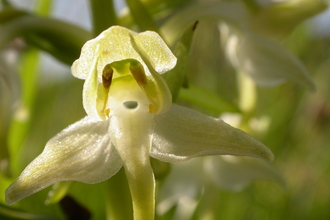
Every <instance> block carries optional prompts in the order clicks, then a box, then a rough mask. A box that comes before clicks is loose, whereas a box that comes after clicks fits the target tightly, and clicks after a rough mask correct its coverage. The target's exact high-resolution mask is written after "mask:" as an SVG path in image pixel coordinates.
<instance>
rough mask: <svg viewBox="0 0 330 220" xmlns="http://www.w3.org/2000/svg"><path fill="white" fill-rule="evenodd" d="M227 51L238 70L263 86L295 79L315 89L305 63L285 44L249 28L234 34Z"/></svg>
mask: <svg viewBox="0 0 330 220" xmlns="http://www.w3.org/2000/svg"><path fill="white" fill-rule="evenodd" d="M227 54H228V57H229V59H230V61H231V62H232V64H233V65H234V66H235V67H236V68H238V70H239V71H241V72H243V73H246V74H248V75H249V76H250V77H252V79H253V80H254V81H255V82H256V83H258V84H260V85H264V86H273V85H277V84H280V83H283V82H284V81H286V80H292V81H294V82H297V83H300V84H301V85H304V86H306V87H308V88H309V89H311V90H314V89H315V85H314V82H313V80H312V79H311V77H310V76H309V73H308V71H307V69H306V67H305V66H304V64H303V63H302V62H301V61H300V60H299V59H298V58H297V57H296V56H294V55H293V54H292V53H291V52H290V51H289V50H287V49H285V48H284V47H283V46H281V45H279V44H276V43H275V42H272V41H271V40H268V39H266V38H264V37H262V36H260V35H258V34H254V33H252V32H249V31H243V32H241V33H237V35H236V34H232V35H231V36H230V37H229V38H228V42H227Z"/></svg>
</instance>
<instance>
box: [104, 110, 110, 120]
mask: <svg viewBox="0 0 330 220" xmlns="http://www.w3.org/2000/svg"><path fill="white" fill-rule="evenodd" d="M104 113H105V115H106V116H107V117H108V118H110V109H109V108H107V109H106V110H104Z"/></svg>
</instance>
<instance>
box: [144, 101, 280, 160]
mask: <svg viewBox="0 0 330 220" xmlns="http://www.w3.org/2000/svg"><path fill="white" fill-rule="evenodd" d="M155 121H156V128H155V133H154V136H153V147H152V151H151V154H150V155H151V156H152V157H155V158H157V159H159V160H162V161H166V162H172V163H175V162H180V161H184V160H188V159H191V158H193V157H197V156H205V155H219V154H220V155H225V154H230V155H242V156H243V155H245V156H252V157H259V158H263V159H268V160H273V157H274V156H273V154H272V152H271V151H270V150H269V149H268V148H267V147H266V146H264V145H263V144H262V143H260V142H259V141H257V140H255V139H253V138H252V137H251V136H249V135H248V134H246V133H244V132H243V131H241V130H238V129H236V128H233V127H232V126H230V125H228V124H226V123H225V122H223V121H222V120H220V119H216V118H212V117H208V116H206V115H204V114H201V113H199V112H197V111H194V110H192V109H188V108H184V107H180V106H178V105H175V104H173V105H172V108H171V109H170V110H169V111H167V112H165V113H164V114H160V115H156V116H155Z"/></svg>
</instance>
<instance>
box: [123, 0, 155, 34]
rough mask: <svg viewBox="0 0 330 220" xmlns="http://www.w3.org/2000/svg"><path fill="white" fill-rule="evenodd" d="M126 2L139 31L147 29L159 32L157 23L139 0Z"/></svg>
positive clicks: (127, 0)
mask: <svg viewBox="0 0 330 220" xmlns="http://www.w3.org/2000/svg"><path fill="white" fill-rule="evenodd" d="M126 3H127V5H128V7H129V9H130V11H131V14H132V16H133V18H134V21H135V23H136V24H137V25H138V26H139V28H140V31H146V30H149V31H155V32H157V33H158V34H160V32H159V28H158V26H157V24H156V23H155V21H154V19H153V18H152V16H151V15H150V13H149V11H148V10H147V8H146V7H145V6H144V5H143V3H142V2H141V1H140V0H126Z"/></svg>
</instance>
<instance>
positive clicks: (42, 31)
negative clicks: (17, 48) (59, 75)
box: [0, 15, 92, 64]
mask: <svg viewBox="0 0 330 220" xmlns="http://www.w3.org/2000/svg"><path fill="white" fill-rule="evenodd" d="M0 31H1V35H0V49H1V48H3V47H4V46H5V45H6V44H7V43H8V42H9V41H11V40H12V39H14V38H15V37H18V36H25V37H26V39H27V41H28V42H29V43H31V44H33V45H35V46H37V47H39V48H40V49H43V50H45V51H47V52H49V53H51V54H52V55H54V56H55V57H56V58H58V59H59V60H61V61H63V62H65V63H67V64H72V62H73V61H74V60H75V59H76V58H77V57H78V56H79V53H80V49H81V47H82V45H83V44H84V43H85V42H86V41H87V40H89V39H90V38H91V37H92V35H91V34H90V33H89V32H87V31H86V30H84V29H82V28H80V27H77V26H75V25H72V24H69V23H66V22H63V21H60V20H56V19H51V18H45V17H37V16H32V15H26V16H19V17H18V18H16V19H14V20H11V21H8V22H6V23H5V24H4V25H2V26H1V27H0Z"/></svg>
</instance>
